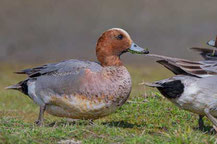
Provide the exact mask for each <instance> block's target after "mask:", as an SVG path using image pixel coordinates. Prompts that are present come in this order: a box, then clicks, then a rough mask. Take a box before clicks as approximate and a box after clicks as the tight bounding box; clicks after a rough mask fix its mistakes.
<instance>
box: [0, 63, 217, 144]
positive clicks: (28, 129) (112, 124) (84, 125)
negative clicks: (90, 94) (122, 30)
mask: <svg viewBox="0 0 217 144" xmlns="http://www.w3.org/2000/svg"><path fill="white" fill-rule="evenodd" d="M146 67H147V65H146ZM146 67H144V66H142V67H141V66H140V67H139V66H138V67H135V66H134V67H128V69H129V71H130V73H131V76H132V80H133V90H132V93H131V96H130V98H129V100H128V102H127V103H125V104H124V105H123V106H122V107H121V108H120V109H119V110H117V111H116V112H115V113H113V114H111V115H109V116H107V117H104V118H101V119H99V120H95V121H94V123H93V124H90V123H89V121H84V120H78V121H76V122H69V121H68V120H67V119H64V118H58V117H54V116H51V115H49V114H45V126H43V127H37V126H36V125H34V121H35V120H36V119H37V116H38V111H39V107H38V106H37V105H36V104H34V103H33V102H32V101H31V100H30V99H29V98H28V97H27V96H25V95H23V94H21V93H19V92H16V91H6V90H4V89H3V88H4V87H5V86H8V85H10V84H13V83H16V82H18V81H19V80H21V79H24V78H25V77H24V76H17V75H15V74H13V73H12V72H13V71H16V70H19V69H21V68H22V67H20V66H19V67H17V66H14V65H13V66H8V65H2V66H1V67H0V143H22V144H23V143H58V142H60V141H62V140H75V141H78V142H79V141H80V142H82V143H87V144H89V143H93V144H97V143H126V144H132V143H147V144H148V143H160V144H162V143H180V144H181V143H214V142H216V138H217V136H216V135H213V134H210V133H209V132H208V131H204V132H202V131H199V130H198V129H197V118H198V116H197V115H195V114H192V113H190V112H186V111H184V110H180V109H178V108H177V107H176V106H174V105H173V104H172V103H170V102H169V101H168V100H167V99H165V98H164V97H162V96H161V95H160V94H159V93H158V92H157V90H155V89H149V88H145V87H144V86H140V85H138V83H140V82H142V81H153V80H159V79H163V78H167V77H169V76H171V75H172V74H171V73H168V71H167V70H165V69H164V68H161V67H156V66H155V67H153V68H149V69H147V68H146ZM204 120H205V124H206V125H208V126H212V125H211V123H210V122H209V121H208V120H207V119H206V118H205V119H204Z"/></svg>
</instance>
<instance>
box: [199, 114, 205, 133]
mask: <svg viewBox="0 0 217 144" xmlns="http://www.w3.org/2000/svg"><path fill="white" fill-rule="evenodd" d="M203 117H204V116H203V115H199V119H198V125H199V129H200V130H203V129H204V123H203Z"/></svg>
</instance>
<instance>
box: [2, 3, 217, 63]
mask: <svg viewBox="0 0 217 144" xmlns="http://www.w3.org/2000/svg"><path fill="white" fill-rule="evenodd" d="M216 5H217V1H216V0H207V1H205V0H137V1H132V0H109V1H107V0H91V1H87V0H34V1H29V0H19V1H14V0H0V60H1V61H7V62H12V63H15V62H21V63H41V62H47V61H59V60H63V59H69V58H76V59H90V60H95V59H96V58H95V44H96V41H97V39H98V37H99V36H100V35H101V33H102V32H103V31H105V30H107V29H109V28H112V27H121V28H123V29H126V30H127V31H128V32H129V33H130V35H131V37H132V39H133V40H134V41H135V42H136V43H137V44H138V45H140V46H142V47H147V48H149V49H150V51H151V52H152V53H158V54H164V55H168V56H177V57H182V58H190V59H195V58H196V59H197V58H198V57H196V56H195V55H194V53H193V52H190V51H189V50H187V48H189V47H192V46H206V44H205V43H206V41H207V40H209V39H212V38H214V37H215V35H216V34H217V8H216ZM123 59H124V61H125V63H133V62H137V63H138V62H140V63H143V62H144V61H145V60H146V59H145V58H144V57H142V56H138V55H137V56H136V55H130V54H127V55H125V56H123Z"/></svg>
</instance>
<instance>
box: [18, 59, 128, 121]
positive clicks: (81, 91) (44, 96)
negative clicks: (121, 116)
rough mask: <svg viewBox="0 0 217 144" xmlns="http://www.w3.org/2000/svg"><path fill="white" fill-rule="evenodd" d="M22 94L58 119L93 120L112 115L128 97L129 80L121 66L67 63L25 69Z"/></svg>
mask: <svg viewBox="0 0 217 144" xmlns="http://www.w3.org/2000/svg"><path fill="white" fill-rule="evenodd" d="M18 73H26V74H28V75H29V78H28V79H27V82H26V87H27V91H26V94H28V96H29V97H30V98H31V99H32V100H33V101H34V102H35V103H36V104H38V105H39V106H43V105H46V111H47V112H48V113H50V114H52V115H55V116H59V117H69V118H76V119H96V118H99V117H103V116H106V115H108V114H110V113H112V112H114V111H115V110H116V109H117V108H118V107H120V106H121V105H122V104H124V102H125V101H126V100H127V98H128V97H129V94H130V91H131V77H130V74H129V73H128V71H127V69H126V68H125V67H124V66H120V67H117V66H109V67H102V66H100V65H99V64H98V63H95V62H90V61H79V60H68V61H64V62H60V63H57V64H48V65H44V66H42V67H40V68H39V67H38V68H33V69H27V70H24V71H21V72H18Z"/></svg>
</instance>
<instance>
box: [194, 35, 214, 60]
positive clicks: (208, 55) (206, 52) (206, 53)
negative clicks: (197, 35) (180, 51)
mask: <svg viewBox="0 0 217 144" xmlns="http://www.w3.org/2000/svg"><path fill="white" fill-rule="evenodd" d="M207 45H209V46H212V47H214V48H202V47H192V48H190V49H191V50H193V51H196V52H199V53H200V55H201V56H202V57H203V58H204V59H205V60H215V61H216V60H217V52H216V48H217V36H216V39H215V40H209V41H208V42H207Z"/></svg>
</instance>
